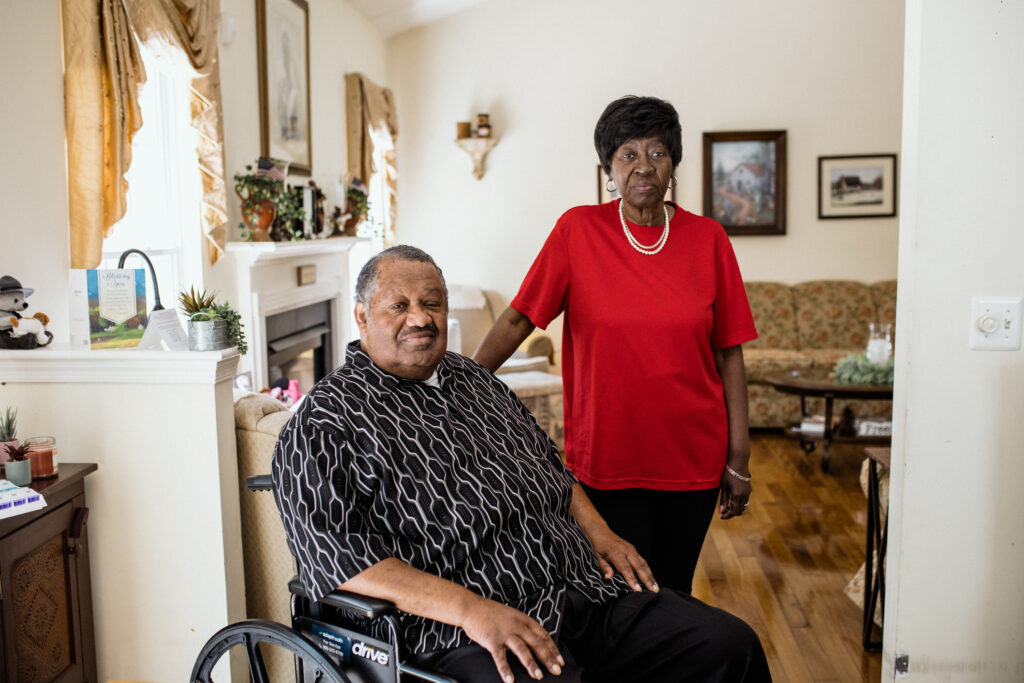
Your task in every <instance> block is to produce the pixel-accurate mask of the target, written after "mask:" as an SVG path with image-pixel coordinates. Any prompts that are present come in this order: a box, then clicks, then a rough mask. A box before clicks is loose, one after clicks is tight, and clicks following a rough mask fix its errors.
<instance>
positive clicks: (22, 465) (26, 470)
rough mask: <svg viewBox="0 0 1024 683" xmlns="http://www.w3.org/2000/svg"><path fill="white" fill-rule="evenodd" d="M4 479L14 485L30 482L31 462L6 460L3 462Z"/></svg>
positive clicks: (23, 484) (26, 484) (24, 484)
mask: <svg viewBox="0 0 1024 683" xmlns="http://www.w3.org/2000/svg"><path fill="white" fill-rule="evenodd" d="M4 479H6V480H7V481H9V482H11V483H12V484H14V485H15V486H28V485H29V484H31V483H32V463H31V462H30V461H28V460H8V461H7V462H5V463H4Z"/></svg>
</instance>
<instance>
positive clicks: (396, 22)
mask: <svg viewBox="0 0 1024 683" xmlns="http://www.w3.org/2000/svg"><path fill="white" fill-rule="evenodd" d="M484 1H485V0H349V2H351V3H352V5H353V6H354V7H355V8H356V10H358V11H359V13H360V14H362V15H363V16H364V17H366V18H367V19H369V20H370V22H371V23H372V24H373V25H374V26H376V27H377V28H378V29H380V31H381V33H383V34H384V37H385V38H389V37H391V36H393V35H396V34H398V33H402V32H403V31H408V30H409V29H411V28H415V27H417V26H420V25H422V24H427V23H430V22H431V21H436V20H438V19H441V18H443V17H447V16H450V15H452V14H455V13H457V12H461V11H462V10H464V9H468V8H470V7H472V6H474V5H479V4H480V3H481V2H484Z"/></svg>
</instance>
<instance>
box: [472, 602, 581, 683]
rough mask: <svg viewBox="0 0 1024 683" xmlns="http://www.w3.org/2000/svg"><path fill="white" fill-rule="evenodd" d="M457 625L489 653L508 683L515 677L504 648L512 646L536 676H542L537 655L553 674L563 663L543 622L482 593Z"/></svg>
mask: <svg viewBox="0 0 1024 683" xmlns="http://www.w3.org/2000/svg"><path fill="white" fill-rule="evenodd" d="M459 626H461V627H462V630H463V631H465V632H466V635H467V636H469V637H470V639H471V640H472V641H473V642H475V643H476V644H478V645H480V646H481V647H483V648H484V649H485V650H487V651H488V652H490V653H491V656H492V657H493V658H494V665H495V666H496V667H497V669H498V674H499V675H500V676H501V678H502V680H504V681H507V682H508V683H512V681H513V680H514V679H515V677H514V676H513V675H512V669H511V668H509V665H508V660H507V659H506V651H507V650H511V651H512V653H513V654H514V655H515V656H516V657H518V658H519V661H520V662H522V664H523V667H524V668H525V669H526V670H527V671H528V672H529V674H530V676H532V677H533V678H535V679H538V680H539V679H541V678H543V676H544V673H543V671H542V670H541V668H540V666H539V665H538V664H537V660H538V659H539V660H540V662H541V663H542V664H543V665H544V666H545V667H546V668H547V670H548V671H550V672H551V673H552V674H554V675H555V676H558V675H559V674H561V673H562V667H563V666H565V660H564V659H562V655H561V654H560V653H559V652H558V647H557V646H556V645H555V641H554V640H552V638H551V634H549V633H548V632H547V631H545V630H544V627H543V626H541V625H540V624H539V623H537V622H536V621H535V620H533V619H531V618H530V617H528V616H527V615H525V614H523V613H522V612H520V611H519V610H516V609H512V608H511V607H508V606H506V605H502V604H501V603H499V602H495V601H493V600H488V599H486V598H482V597H481V598H479V599H478V600H474V601H473V602H472V603H471V604H470V606H469V607H468V608H467V610H466V612H465V614H464V615H463V617H462V619H461V620H460V623H459ZM535 656H536V658H535Z"/></svg>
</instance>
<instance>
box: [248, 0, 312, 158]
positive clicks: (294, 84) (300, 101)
mask: <svg viewBox="0 0 1024 683" xmlns="http://www.w3.org/2000/svg"><path fill="white" fill-rule="evenodd" d="M256 33H257V45H258V50H257V57H258V60H259V76H260V154H261V156H265V157H270V158H272V159H278V160H280V161H283V162H286V163H287V164H288V172H289V173H293V174H295V175H305V176H308V175H310V174H311V173H312V170H313V143H312V140H313V138H312V135H311V133H310V127H309V5H308V4H306V0H256Z"/></svg>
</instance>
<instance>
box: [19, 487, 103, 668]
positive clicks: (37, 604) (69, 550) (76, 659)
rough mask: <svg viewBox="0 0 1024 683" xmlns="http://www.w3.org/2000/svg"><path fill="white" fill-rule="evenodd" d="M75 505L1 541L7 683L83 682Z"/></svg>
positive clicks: (65, 506) (55, 511)
mask: <svg viewBox="0 0 1024 683" xmlns="http://www.w3.org/2000/svg"><path fill="white" fill-rule="evenodd" d="M74 511H75V505H74V503H73V502H67V503H65V504H63V505H60V506H58V507H56V508H54V509H52V510H49V511H48V512H47V513H46V514H45V515H43V516H42V517H40V518H39V519H37V520H35V521H33V522H32V523H31V524H28V525H27V526H24V527H22V528H20V529H18V530H17V531H14V532H12V533H10V534H9V535H7V536H5V537H4V538H2V539H0V590H2V596H0V608H2V609H0V624H2V628H3V633H2V636H0V644H2V645H3V649H2V654H3V658H2V659H3V661H4V666H3V669H4V670H3V671H2V672H0V680H4V681H6V683H14V681H17V682H18V683H36V682H39V683H50V682H53V681H60V682H62V683H63V682H65V681H67V682H71V681H76V682H79V681H85V680H86V679H87V675H86V673H85V667H83V644H82V624H81V623H80V610H79V607H78V606H79V589H78V586H79V584H78V563H77V561H76V559H77V558H76V556H75V555H74V553H75V552H76V542H75V540H74V539H72V538H70V535H71V529H72V520H73V517H74Z"/></svg>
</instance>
